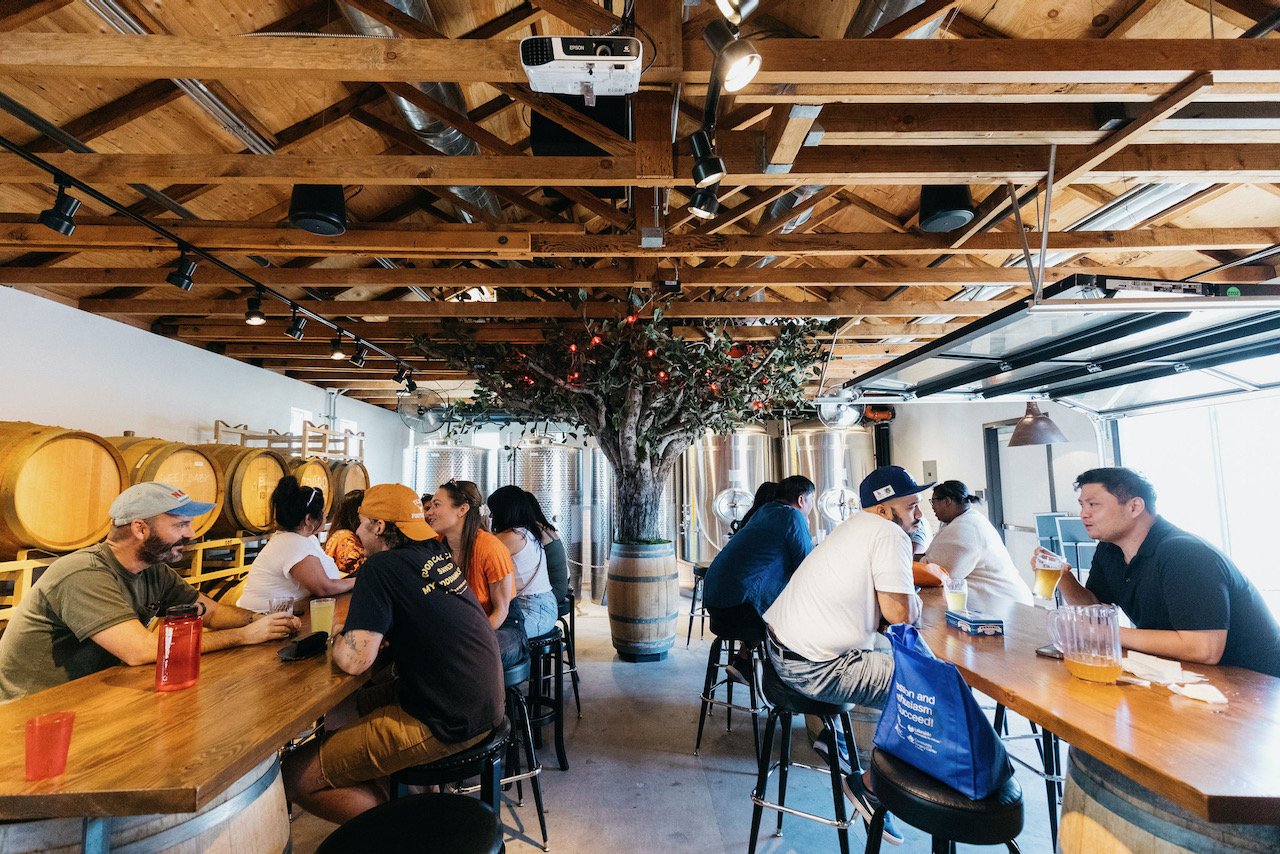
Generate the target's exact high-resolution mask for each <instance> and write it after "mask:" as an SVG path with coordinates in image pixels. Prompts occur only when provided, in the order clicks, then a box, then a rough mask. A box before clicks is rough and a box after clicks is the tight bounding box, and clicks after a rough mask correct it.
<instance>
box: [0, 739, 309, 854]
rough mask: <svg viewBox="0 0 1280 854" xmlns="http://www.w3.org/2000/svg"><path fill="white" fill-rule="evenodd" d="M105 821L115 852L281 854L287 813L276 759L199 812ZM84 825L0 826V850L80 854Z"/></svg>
mask: <svg viewBox="0 0 1280 854" xmlns="http://www.w3.org/2000/svg"><path fill="white" fill-rule="evenodd" d="M106 821H107V822H108V825H109V826H108V829H107V834H108V838H109V846H110V849H111V850H113V851H115V850H117V849H118V850H121V851H164V852H167V854H240V852H278V851H284V850H287V846H288V844H289V812H288V807H287V805H286V803H285V797H284V784H283V783H282V781H281V777H280V763H279V761H278V760H277V759H276V758H275V757H272V758H271V759H268V760H266V761H264V762H262V763H260V764H259V765H258V766H257V767H256V768H254V769H252V770H251V771H250V772H249V773H248V774H246V775H244V776H243V777H241V778H240V779H239V780H237V781H236V782H234V783H232V784H231V787H230V788H228V789H227V791H225V792H223V793H222V794H221V795H219V796H218V797H216V798H214V799H213V800H212V801H211V802H210V803H209V804H208V805H206V806H205V807H204V809H201V810H199V811H197V812H193V813H172V814H152V815H128V816H114V817H112V818H110V819H106ZM84 823H85V819H83V818H46V819H36V820H34V821H18V822H11V823H6V824H0V851H4V852H7V854H35V852H37V851H38V852H43V853H44V854H80V852H82V851H83V850H84V848H83V845H82V844H81V840H82V838H83V834H84Z"/></svg>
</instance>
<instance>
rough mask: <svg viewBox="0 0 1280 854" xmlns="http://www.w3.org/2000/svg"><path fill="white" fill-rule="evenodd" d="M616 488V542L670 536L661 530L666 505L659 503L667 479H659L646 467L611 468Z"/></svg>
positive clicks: (652, 540) (648, 540)
mask: <svg viewBox="0 0 1280 854" xmlns="http://www.w3.org/2000/svg"><path fill="white" fill-rule="evenodd" d="M614 481H615V483H616V484H617V487H618V530H617V531H616V532H615V534H614V540H615V541H617V542H619V543H654V542H663V541H666V540H668V539H669V538H668V537H667V536H666V532H665V531H664V530H663V529H662V522H663V516H664V515H665V510H666V508H665V507H663V506H662V489H663V487H664V486H665V485H666V481H665V479H664V480H659V478H658V476H657V474H655V473H654V472H653V471H652V470H651V469H650V468H649V467H648V466H637V467H636V468H634V469H631V470H629V471H628V470H625V469H623V470H617V469H615V471H614Z"/></svg>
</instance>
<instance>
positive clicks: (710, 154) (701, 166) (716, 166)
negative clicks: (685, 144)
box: [689, 128, 725, 189]
mask: <svg viewBox="0 0 1280 854" xmlns="http://www.w3.org/2000/svg"><path fill="white" fill-rule="evenodd" d="M689 145H690V146H691V147H692V148H693V158H694V159H693V185H694V186H695V187H697V188H698V189H702V188H703V187H710V186H711V185H712V184H718V183H720V179H721V178H723V177H724V176H725V168H724V161H723V160H721V159H720V158H719V157H717V156H716V152H715V149H714V148H713V147H712V145H711V137H710V135H708V133H707V131H706V129H705V128H704V129H702V130H698V131H695V132H694V133H693V135H692V136H690V137H689Z"/></svg>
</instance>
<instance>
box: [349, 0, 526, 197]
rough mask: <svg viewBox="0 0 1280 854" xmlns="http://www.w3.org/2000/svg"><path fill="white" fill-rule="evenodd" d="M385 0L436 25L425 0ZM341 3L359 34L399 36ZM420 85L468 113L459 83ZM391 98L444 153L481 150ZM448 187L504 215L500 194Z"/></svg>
mask: <svg viewBox="0 0 1280 854" xmlns="http://www.w3.org/2000/svg"><path fill="white" fill-rule="evenodd" d="M386 3H387V5H389V6H391V7H393V8H395V9H397V10H399V11H401V12H404V13H405V14H406V15H409V16H410V17H412V18H414V19H415V20H418V21H421V22H422V23H424V24H426V25H427V26H429V27H433V28H434V27H435V26H436V22H435V16H434V15H432V14H431V9H430V8H429V7H428V6H427V4H426V3H425V2H423V0H386ZM338 7H339V8H340V9H341V10H342V14H343V16H344V17H345V18H346V19H347V22H348V23H349V24H350V25H351V27H352V29H354V30H355V31H356V32H357V33H359V34H360V35H363V36H374V37H376V38H386V39H393V38H396V37H397V34H396V32H395V31H394V30H392V29H391V28H390V27H388V26H386V25H385V24H383V23H381V22H380V21H376V20H374V19H373V18H371V17H369V16H368V15H366V14H364V13H363V12H361V11H360V10H358V9H355V8H353V7H351V6H348V5H347V4H345V3H339V4H338ZM417 86H418V88H419V89H421V90H422V91H423V92H424V93H425V94H427V95H429V96H430V97H432V98H434V99H435V100H437V101H439V102H440V103H442V104H444V105H445V106H446V107H448V108H449V109H451V110H454V111H456V112H459V113H462V114H463V115H466V112H467V103H466V100H465V99H464V98H463V97H462V89H461V88H460V87H459V86H458V84H456V83H418V84H417ZM391 100H392V102H393V103H394V104H395V105H396V109H397V110H399V111H400V115H401V116H403V117H404V120H405V123H406V124H408V126H409V130H411V131H413V134H414V135H415V136H417V137H418V138H419V139H421V140H422V141H423V142H425V143H426V144H427V145H430V146H431V147H432V148H435V149H436V150H438V151H440V152H442V153H444V154H448V155H450V156H455V157H456V156H472V155H475V154H477V153H478V149H477V147H476V144H475V141H474V140H472V139H471V138H470V137H468V136H467V135H465V134H464V133H462V131H460V130H458V129H457V128H455V127H451V126H450V125H447V124H445V123H444V122H442V121H440V120H439V119H437V118H435V117H434V116H430V115H428V114H427V113H425V112H423V111H422V110H420V109H418V107H416V106H414V105H413V104H411V103H409V102H408V101H406V100H404V99H403V98H399V97H397V96H395V95H392V96H391ZM449 190H450V192H452V193H454V194H455V195H457V196H459V197H460V198H462V199H465V200H466V201H468V202H470V203H471V204H473V205H475V206H476V207H478V208H482V209H483V210H485V211H487V212H489V213H491V214H492V215H493V216H495V217H497V218H498V219H502V218H503V215H502V205H501V204H500V203H499V202H498V198H497V197H496V196H495V195H494V194H493V193H491V192H489V191H488V190H486V189H485V188H484V187H450V188H449ZM458 214H459V215H460V216H461V217H462V218H463V219H464V220H465V221H467V222H471V221H472V217H471V216H470V215H469V214H468V213H467V212H466V211H462V210H460V211H458Z"/></svg>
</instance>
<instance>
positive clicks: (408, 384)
mask: <svg viewBox="0 0 1280 854" xmlns="http://www.w3.org/2000/svg"><path fill="white" fill-rule="evenodd" d="M404 390H405V391H407V392H409V394H413V393H414V392H415V391H417V390H418V384H417V383H415V382H414V381H413V377H409V378H408V379H407V380H405V381H404Z"/></svg>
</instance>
